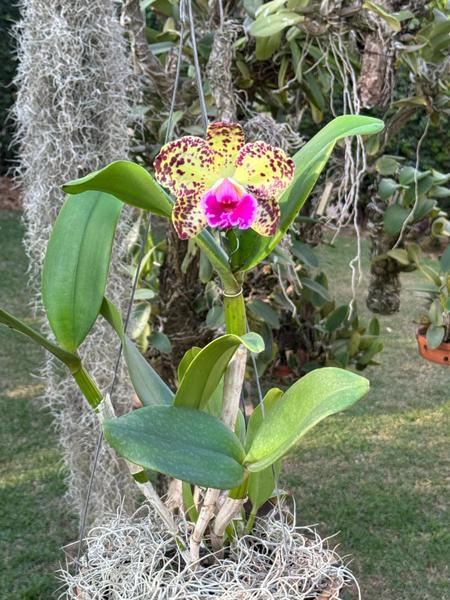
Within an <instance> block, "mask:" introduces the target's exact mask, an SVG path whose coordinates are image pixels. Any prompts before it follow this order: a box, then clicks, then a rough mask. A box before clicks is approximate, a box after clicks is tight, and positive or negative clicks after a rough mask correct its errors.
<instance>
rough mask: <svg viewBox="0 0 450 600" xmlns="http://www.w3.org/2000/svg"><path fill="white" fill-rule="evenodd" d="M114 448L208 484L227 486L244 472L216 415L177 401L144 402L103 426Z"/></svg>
mask: <svg viewBox="0 0 450 600" xmlns="http://www.w3.org/2000/svg"><path fill="white" fill-rule="evenodd" d="M103 429H104V432H105V438H106V440H107V441H108V443H109V444H110V445H111V446H112V447H113V448H114V449H115V450H116V451H117V452H118V454H119V455H120V456H122V457H124V458H126V459H127V460H129V461H130V462H132V463H134V464H137V465H140V466H141V467H143V468H144V469H151V470H153V471H158V472H160V473H164V474H165V475H169V476H170V477H175V478H176V479H181V480H182V481H187V482H189V483H192V484H194V485H200V486H202V487H207V488H216V489H223V490H227V489H232V488H234V487H237V486H238V485H240V483H241V482H242V480H243V478H244V469H243V467H242V464H241V463H242V458H243V448H242V445H241V443H240V442H239V440H238V438H237V437H236V435H235V434H234V433H233V432H232V431H230V430H229V429H228V428H227V427H226V426H225V425H224V424H223V423H222V422H221V421H219V419H216V418H215V417H212V416H210V415H208V414H207V413H205V412H202V411H199V410H193V409H190V408H185V407H180V406H146V407H145V408H141V409H139V410H135V411H133V412H131V413H129V414H126V415H124V416H123V417H119V418H117V419H110V420H108V421H106V422H105V423H104V426H103Z"/></svg>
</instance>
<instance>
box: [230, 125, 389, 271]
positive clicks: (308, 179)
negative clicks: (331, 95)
mask: <svg viewBox="0 0 450 600" xmlns="http://www.w3.org/2000/svg"><path fill="white" fill-rule="evenodd" d="M383 127H384V123H383V121H380V120H379V119H374V118H372V117H363V116H356V115H344V116H341V117H337V118H335V119H333V120H332V121H331V122H330V123H328V124H327V125H326V126H325V127H324V128H323V129H322V130H321V131H319V133H317V134H316V135H315V136H314V137H313V138H312V139H311V140H309V142H308V143H307V144H305V145H304V146H303V148H301V149H300V150H299V151H298V152H297V153H296V154H295V155H294V156H293V160H294V163H295V167H296V168H295V176H294V180H293V182H292V184H291V185H290V186H289V187H288V188H287V190H285V191H284V192H283V194H282V195H281V197H280V199H279V203H280V210H281V219H280V227H279V229H278V232H277V233H276V234H275V235H274V236H272V237H263V236H260V235H258V234H257V233H256V232H254V231H253V230H250V229H249V230H247V231H245V232H241V234H240V236H239V250H238V251H237V252H235V253H234V254H233V256H232V264H233V269H234V270H235V271H248V270H249V269H252V268H253V267H254V266H255V265H257V264H258V263H260V262H261V261H262V260H264V258H266V256H268V255H269V254H270V253H271V252H272V251H273V250H274V248H276V246H278V244H279V243H280V241H281V239H282V238H283V236H284V234H285V233H286V232H287V230H288V228H289V226H290V225H291V223H292V222H293V221H294V219H295V218H296V216H297V215H298V213H299V211H300V209H301V208H302V206H303V205H304V203H305V202H306V200H307V199H308V196H309V194H310V193H311V191H312V189H313V188H314V186H315V184H316V182H317V180H318V178H319V176H320V174H321V172H322V171H323V169H324V168H325V166H326V164H327V162H328V159H329V157H330V155H331V152H332V151H333V148H334V146H335V145H336V142H338V141H339V140H340V139H342V138H345V137H348V136H351V135H372V134H374V133H378V132H379V131H381V130H382V129H383Z"/></svg>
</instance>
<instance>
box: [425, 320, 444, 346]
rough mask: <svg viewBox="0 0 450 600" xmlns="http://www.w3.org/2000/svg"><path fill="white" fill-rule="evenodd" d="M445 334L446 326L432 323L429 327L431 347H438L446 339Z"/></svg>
mask: <svg viewBox="0 0 450 600" xmlns="http://www.w3.org/2000/svg"><path fill="white" fill-rule="evenodd" d="M444 336H445V327H442V326H440V325H430V327H428V329H427V336H426V337H427V344H428V346H429V347H430V348H432V349H433V350H434V349H435V348H438V347H439V346H440V345H441V344H442V342H443V340H444Z"/></svg>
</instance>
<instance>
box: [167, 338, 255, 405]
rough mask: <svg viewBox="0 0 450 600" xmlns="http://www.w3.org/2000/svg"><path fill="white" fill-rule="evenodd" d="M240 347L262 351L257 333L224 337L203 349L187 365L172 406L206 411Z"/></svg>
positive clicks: (251, 350)
mask: <svg viewBox="0 0 450 600" xmlns="http://www.w3.org/2000/svg"><path fill="white" fill-rule="evenodd" d="M241 344H243V345H244V346H245V347H246V348H247V349H248V350H250V352H255V353H258V352H262V350H264V342H263V340H262V338H261V337H260V336H259V335H258V334H257V333H247V334H246V335H243V336H237V335H232V334H229V335H223V336H221V337H220V338H217V339H216V340H213V341H212V342H210V343H209V344H208V345H207V346H205V347H204V348H203V349H202V350H201V351H200V352H199V353H198V354H197V355H196V356H195V358H194V359H193V360H192V362H191V363H190V364H189V366H188V368H187V369H186V372H185V374H184V377H183V379H182V380H181V382H180V385H179V388H178V391H177V393H176V395H175V400H174V404H175V406H186V407H189V408H197V409H206V407H207V405H208V402H209V400H210V398H211V397H212V395H213V393H214V391H215V390H216V388H217V386H218V385H219V383H220V380H221V379H222V376H223V375H224V373H225V371H226V369H227V367H228V363H229V362H230V360H231V359H232V357H233V355H234V353H235V352H236V350H237V349H238V348H239V346H240V345H241Z"/></svg>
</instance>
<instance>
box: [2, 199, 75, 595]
mask: <svg viewBox="0 0 450 600" xmlns="http://www.w3.org/2000/svg"><path fill="white" fill-rule="evenodd" d="M21 237H22V226H21V224H20V218H19V215H18V213H13V212H2V211H0V306H2V307H4V308H6V309H8V310H10V311H11V312H14V313H15V314H16V315H18V316H20V317H27V315H28V314H29V310H28V309H27V301H28V298H29V291H28V289H27V274H26V271H27V261H26V258H25V254H24V252H23V249H22V246H21ZM28 322H29V323H30V321H29V320H28ZM41 359H42V354H41V352H40V350H39V349H38V347H37V346H35V345H34V344H30V343H28V342H27V340H26V338H25V337H22V336H19V335H14V334H12V333H11V332H9V331H8V330H7V329H5V328H4V327H0V411H1V419H0V507H1V510H0V598H2V599H4V600H49V599H50V598H56V597H57V594H56V592H55V590H56V589H57V587H58V582H57V580H56V578H55V575H54V572H55V570H56V569H57V568H58V565H59V561H60V560H63V556H62V554H61V552H60V547H61V546H62V545H63V544H65V543H67V542H68V541H72V540H73V539H74V537H75V536H76V528H75V522H74V521H73V520H72V519H71V518H70V515H69V511H68V509H67V506H66V505H65V503H64V501H63V494H64V474H63V472H62V470H61V464H60V457H59V453H58V449H57V446H56V437H55V434H54V432H53V430H52V421H51V418H50V415H49V414H48V413H47V412H44V411H42V410H39V408H38V405H37V404H36V403H33V402H32V399H33V398H34V397H36V396H37V395H39V393H40V391H41V390H42V386H41V383H40V381H39V380H38V379H36V378H35V377H33V376H32V375H31V373H33V372H34V373H36V371H37V368H38V365H39V363H40V361H41Z"/></svg>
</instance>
